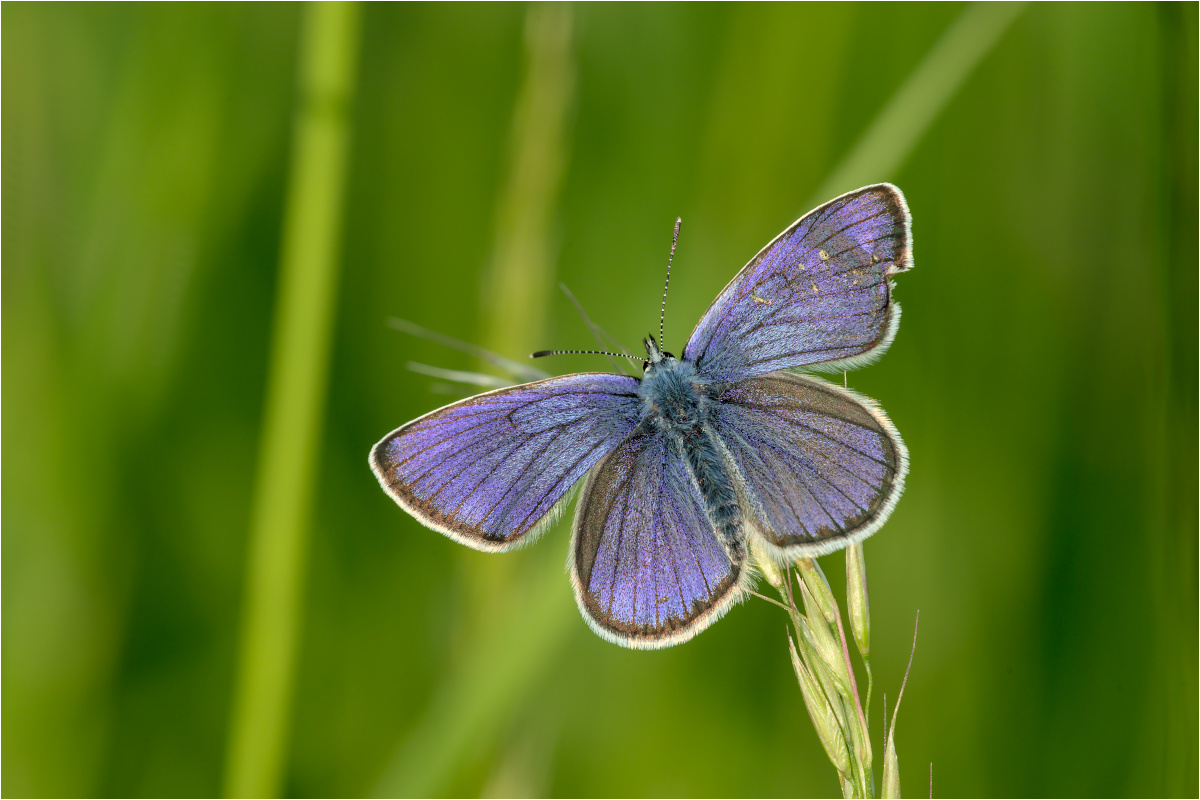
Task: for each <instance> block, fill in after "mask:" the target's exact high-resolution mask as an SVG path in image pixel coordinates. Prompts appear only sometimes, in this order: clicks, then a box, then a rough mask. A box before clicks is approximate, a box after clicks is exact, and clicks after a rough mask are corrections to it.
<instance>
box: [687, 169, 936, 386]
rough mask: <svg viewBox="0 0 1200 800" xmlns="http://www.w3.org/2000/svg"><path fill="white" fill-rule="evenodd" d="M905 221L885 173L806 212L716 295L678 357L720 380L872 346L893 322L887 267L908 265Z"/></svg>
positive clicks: (843, 358) (875, 352)
mask: <svg viewBox="0 0 1200 800" xmlns="http://www.w3.org/2000/svg"><path fill="white" fill-rule="evenodd" d="M909 227H910V224H909V214H908V206H907V205H906V203H905V201H904V195H903V194H902V193H901V192H900V190H899V189H897V188H896V187H895V186H892V185H891V184H886V183H883V184H878V185H875V186H867V187H864V188H862V189H858V190H857V191H854V192H850V193H849V194H845V195H842V196H841V197H839V198H837V199H835V200H831V201H830V202H828V203H826V204H825V205H823V206H821V207H820V208H817V209H815V210H813V211H811V212H809V213H808V214H806V215H805V216H803V217H801V218H800V219H799V220H797V221H796V222H795V223H794V224H793V225H792V226H791V227H789V228H788V229H787V230H785V231H784V232H783V233H781V234H780V235H779V236H777V237H776V238H775V239H774V240H773V241H772V242H771V243H770V244H768V245H767V246H766V247H764V248H763V249H762V251H761V252H759V254H758V255H756V256H755V257H754V258H753V259H751V261H750V263H749V264H747V265H746V266H745V267H744V268H743V269H742V271H741V272H739V273H738V274H737V275H736V276H735V277H734V279H733V280H732V281H730V283H729V285H728V286H726V287H725V289H724V290H723V291H722V292H721V294H720V295H718V296H717V299H716V300H714V301H713V303H712V305H711V306H709V308H708V311H706V312H705V314H704V316H703V317H701V319H700V322H699V323H698V324H697V325H696V329H695V330H694V331H693V332H692V336H691V338H690V339H689V340H688V343H687V347H686V348H685V349H684V358H687V359H689V360H691V361H693V362H695V363H696V367H697V369H699V370H700V372H701V373H702V374H703V375H704V376H705V377H706V378H707V379H708V380H710V381H713V382H715V383H724V382H728V381H734V380H739V379H742V378H751V377H754V376H757V375H765V374H767V373H769V372H775V371H776V370H784V369H796V368H799V367H813V368H818V369H838V370H840V369H847V368H849V367H851V366H856V365H858V364H861V363H864V362H865V361H869V360H871V359H873V358H875V357H877V356H879V355H880V354H882V352H883V350H884V349H886V347H887V345H888V344H890V342H891V338H892V336H893V335H894V334H895V328H896V324H897V323H898V322H899V311H900V309H899V306H898V305H897V304H896V303H895V301H893V300H892V297H891V290H892V285H891V281H890V276H891V275H894V274H896V273H898V272H903V271H905V270H907V269H908V268H909V267H910V266H911V265H912V251H911V244H910V241H911V239H910V234H909Z"/></svg>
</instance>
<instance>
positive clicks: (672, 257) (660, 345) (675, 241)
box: [658, 217, 683, 350]
mask: <svg viewBox="0 0 1200 800" xmlns="http://www.w3.org/2000/svg"><path fill="white" fill-rule="evenodd" d="M682 224H683V217H676V218H675V235H674V236H672V237H671V255H669V256H667V282H666V283H665V284H663V301H662V313H660V314H659V315H658V349H659V350H662V349H663V348H665V347H666V345H665V344H663V323H664V321H666V318H667V287H668V286H670V285H671V262H672V261H673V260H675V245H677V244H679V226H680V225H682Z"/></svg>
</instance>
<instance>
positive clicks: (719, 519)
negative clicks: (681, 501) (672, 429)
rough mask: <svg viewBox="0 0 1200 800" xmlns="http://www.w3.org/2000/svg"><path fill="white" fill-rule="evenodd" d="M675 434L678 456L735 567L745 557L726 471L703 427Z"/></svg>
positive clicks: (739, 517)
mask: <svg viewBox="0 0 1200 800" xmlns="http://www.w3.org/2000/svg"><path fill="white" fill-rule="evenodd" d="M678 433H679V436H678V438H677V439H676V441H677V443H678V445H679V449H680V455H681V456H682V457H683V459H684V460H685V461H686V462H687V465H688V468H689V469H690V470H691V472H692V476H693V477H694V478H695V479H696V484H697V485H698V486H699V487H700V495H701V497H703V498H704V507H705V509H706V510H707V511H708V517H709V519H710V520H712V523H713V529H714V530H715V531H716V533H717V538H719V539H720V541H721V544H722V545H723V546H724V547H725V550H726V552H727V553H728V554H729V558H730V560H731V561H733V562H734V563H735V564H739V563H741V562H742V561H743V560H744V557H745V537H744V536H743V534H742V510H741V507H740V506H739V505H738V502H737V495H736V493H735V492H734V489H733V479H732V477H731V476H730V474H729V468H728V467H727V466H726V465H725V461H724V459H722V458H721V455H720V453H719V452H718V451H717V447H716V445H715V444H714V443H713V440H712V437H711V435H710V434H709V433H708V431H707V430H706V429H705V427H704V426H703V425H696V426H694V427H692V428H688V429H686V430H683V431H678Z"/></svg>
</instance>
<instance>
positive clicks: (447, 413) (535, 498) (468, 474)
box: [370, 373, 639, 551]
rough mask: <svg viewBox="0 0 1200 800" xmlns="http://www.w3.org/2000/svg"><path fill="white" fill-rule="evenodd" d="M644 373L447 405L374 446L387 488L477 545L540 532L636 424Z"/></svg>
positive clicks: (496, 546)
mask: <svg viewBox="0 0 1200 800" xmlns="http://www.w3.org/2000/svg"><path fill="white" fill-rule="evenodd" d="M638 411H639V401H638V398H637V381H636V380H635V379H633V378H630V377H627V376H624V375H609V374H605V373H584V374H578V375H564V376H562V377H558V378H549V379H547V380H542V381H537V382H534V383H527V384H522V385H520V386H512V387H508V388H505V389H498V390H496V391H494V392H487V393H485V394H480V395H476V396H475V397H470V398H468V399H466V400H462V401H460V402H457V403H452V404H450V405H448V406H445V407H443V408H439V409H438V410H436V411H433V412H431V413H429V414H426V415H425V416H423V417H421V418H419V419H416V420H413V421H412V422H410V423H408V424H407V425H404V426H403V427H401V428H398V429H396V430H394V431H392V432H391V433H389V434H388V435H387V436H385V437H384V438H383V440H381V441H380V442H379V443H378V444H376V445H375V447H374V448H373V449H372V450H371V456H370V463H371V468H372V470H373V471H374V472H375V476H376V478H378V479H379V484H380V486H382V487H383V490H384V491H385V492H387V493H388V494H389V495H391V497H392V499H393V500H395V501H396V502H397V503H398V504H399V505H400V506H401V508H403V509H404V510H405V511H407V512H409V513H410V514H412V515H413V516H414V517H416V518H417V519H418V520H420V521H421V522H422V523H423V524H425V525H427V526H429V527H430V528H433V529H434V530H437V531H440V532H441V533H443V534H445V535H446V536H449V537H450V538H452V539H454V540H456V541H459V542H461V543H463V544H466V545H469V546H470V547H474V548H475V549H477V550H490V551H498V550H508V549H510V548H512V547H515V546H517V545H519V544H521V543H523V542H526V541H529V540H531V539H532V538H534V537H535V536H536V534H537V533H538V532H540V530H541V529H542V528H544V527H545V525H546V524H548V523H549V522H550V521H551V520H552V519H553V517H554V512H556V511H557V510H559V509H561V506H562V504H563V502H564V501H565V500H566V498H567V494H568V492H569V491H570V489H571V487H572V486H574V485H575V484H576V483H577V482H578V481H579V479H580V478H582V477H583V476H584V475H585V474H587V472H588V470H590V469H591V468H592V467H593V466H595V465H596V463H597V462H599V461H600V460H601V459H602V458H604V456H605V455H607V454H608V453H609V452H611V451H612V449H613V448H614V447H616V446H617V445H618V444H619V443H620V442H621V441H622V440H623V439H624V438H625V437H626V436H628V435H629V433H630V432H631V431H632V430H633V428H634V426H635V425H636V424H637V422H638V418H639V413H638Z"/></svg>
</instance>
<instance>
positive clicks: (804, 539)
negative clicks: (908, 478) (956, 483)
mask: <svg viewBox="0 0 1200 800" xmlns="http://www.w3.org/2000/svg"><path fill="white" fill-rule="evenodd" d="M716 391H717V393H719V395H720V397H721V401H722V402H721V403H719V404H718V407H717V411H716V418H715V420H714V423H713V427H714V430H715V432H716V434H717V436H718V437H719V438H720V440H721V441H722V442H723V443H724V446H725V448H726V450H727V452H728V454H729V458H730V460H731V462H732V464H733V468H734V471H735V474H737V475H739V476H740V478H741V484H742V487H741V489H742V492H743V494H744V496H745V505H746V506H747V508H746V511H747V512H748V515H750V516H752V517H753V518H754V519H755V522H754V523H753V525H754V527H755V528H756V529H757V530H758V532H759V533H760V534H761V535H762V536H763V538H764V539H765V540H766V542H767V544H768V545H770V548H769V549H771V548H774V551H775V552H776V553H778V554H781V555H784V556H787V557H789V558H794V557H796V556H800V555H815V554H820V553H827V552H829V551H831V550H836V549H838V548H840V547H844V546H845V545H846V544H847V543H849V542H851V541H858V540H861V539H863V538H865V537H866V536H869V535H870V534H871V533H872V532H874V531H875V530H877V529H878V528H879V527H880V526H881V525H882V524H883V523H884V521H885V520H886V519H887V517H888V515H889V514H890V513H891V510H892V507H893V506H894V505H895V502H896V500H897V499H898V498H899V496H900V492H901V491H902V489H903V487H904V478H905V475H906V473H907V471H908V452H907V450H906V449H905V447H904V442H903V441H901V439H900V435H899V434H898V433H897V432H896V429H895V428H894V427H893V426H892V424H891V422H890V421H889V420H888V418H887V417H886V416H885V415H884V413H883V411H882V410H880V409H879V408H878V407H877V406H875V404H874V403H873V402H871V401H870V400H867V399H866V398H862V397H859V396H858V395H856V394H854V393H853V392H850V391H849V390H846V389H842V388H841V387H839V386H834V385H833V384H830V383H828V382H827V381H824V380H821V379H820V378H816V377H813V376H809V375H795V374H791V373H778V374H775V375H768V376H765V377H762V378H751V379H749V380H744V381H738V382H737V383H733V384H727V385H725V386H721V387H716Z"/></svg>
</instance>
